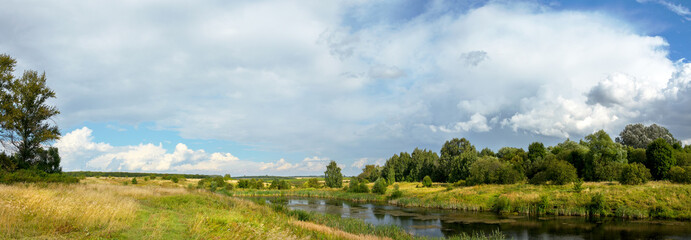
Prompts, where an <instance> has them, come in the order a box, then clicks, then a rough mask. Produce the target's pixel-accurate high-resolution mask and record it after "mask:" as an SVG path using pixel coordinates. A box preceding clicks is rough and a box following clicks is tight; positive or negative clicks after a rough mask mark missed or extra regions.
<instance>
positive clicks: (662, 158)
mask: <svg viewBox="0 0 691 240" xmlns="http://www.w3.org/2000/svg"><path fill="white" fill-rule="evenodd" d="M645 157H646V164H645V165H646V167H648V168H649V169H650V173H652V175H653V178H655V179H657V180H660V179H665V178H667V177H668V176H667V173H668V172H669V169H671V168H672V166H674V165H675V164H676V159H674V157H672V146H671V145H669V143H668V142H667V141H666V140H665V139H663V138H658V139H656V140H655V141H653V142H651V143H650V144H648V148H646V150H645Z"/></svg>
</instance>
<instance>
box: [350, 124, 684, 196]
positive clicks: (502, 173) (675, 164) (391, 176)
mask: <svg viewBox="0 0 691 240" xmlns="http://www.w3.org/2000/svg"><path fill="white" fill-rule="evenodd" d="M439 152H440V154H437V153H435V152H433V151H431V150H427V149H419V148H416V149H414V150H413V151H412V153H408V152H401V153H398V154H394V155H393V156H392V157H390V158H388V159H387V161H386V163H385V164H384V166H376V165H366V166H365V168H364V169H363V171H362V173H361V174H359V175H358V176H357V177H358V178H359V179H360V181H362V180H366V181H370V182H373V181H377V179H384V180H385V181H386V182H387V183H388V184H391V183H393V182H403V181H407V182H420V181H422V180H423V179H424V178H426V177H429V178H430V179H431V180H432V181H434V182H446V183H456V184H457V185H476V184H511V183H517V182H522V181H527V182H529V183H533V184H566V183H570V182H574V181H577V180H584V181H619V182H621V183H623V184H640V183H645V182H647V181H648V180H670V181H673V182H680V183H691V166H690V165H691V146H689V145H686V146H684V147H682V145H681V142H680V141H679V140H677V139H675V138H674V137H673V136H672V134H671V133H670V132H669V130H667V129H666V128H664V127H661V126H659V125H656V124H652V125H650V126H645V125H643V124H630V125H627V126H626V127H625V128H624V130H623V131H622V132H621V133H620V134H619V136H618V137H617V138H616V139H615V140H612V138H611V137H610V136H609V135H608V134H607V133H606V132H605V131H604V130H600V131H597V132H595V133H592V134H590V135H588V136H586V137H585V138H584V139H583V140H580V141H579V142H575V141H572V140H570V139H567V140H565V141H564V142H562V143H559V144H557V145H555V146H549V147H545V146H544V144H543V143H540V142H533V143H531V144H530V145H529V146H528V150H527V151H526V150H524V149H522V148H515V147H503V148H500V149H499V150H498V151H497V152H494V151H492V150H491V149H489V148H483V149H482V150H480V151H478V150H477V148H476V147H475V146H474V145H473V144H471V143H470V141H469V140H468V139H465V138H461V139H458V138H454V139H451V140H449V141H446V142H445V143H444V145H443V146H442V148H441V150H440V151H439Z"/></svg>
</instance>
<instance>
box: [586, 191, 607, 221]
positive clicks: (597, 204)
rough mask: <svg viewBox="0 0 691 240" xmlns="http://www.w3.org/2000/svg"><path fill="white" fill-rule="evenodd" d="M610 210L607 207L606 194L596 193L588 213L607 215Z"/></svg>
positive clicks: (589, 205)
mask: <svg viewBox="0 0 691 240" xmlns="http://www.w3.org/2000/svg"><path fill="white" fill-rule="evenodd" d="M607 213H609V210H608V209H607V202H606V201H605V195H603V194H602V193H597V194H595V195H594V196H593V197H592V198H591V199H590V203H589V204H588V214H589V215H590V216H595V215H598V216H603V217H604V216H607Z"/></svg>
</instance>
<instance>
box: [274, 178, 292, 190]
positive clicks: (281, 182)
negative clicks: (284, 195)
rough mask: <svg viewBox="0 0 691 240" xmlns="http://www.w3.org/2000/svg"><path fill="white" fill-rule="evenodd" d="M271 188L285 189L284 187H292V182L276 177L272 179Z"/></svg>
mask: <svg viewBox="0 0 691 240" xmlns="http://www.w3.org/2000/svg"><path fill="white" fill-rule="evenodd" d="M269 188H270V189H278V190H283V189H290V183H288V181H286V180H278V179H274V180H273V181H271V185H270V186H269Z"/></svg>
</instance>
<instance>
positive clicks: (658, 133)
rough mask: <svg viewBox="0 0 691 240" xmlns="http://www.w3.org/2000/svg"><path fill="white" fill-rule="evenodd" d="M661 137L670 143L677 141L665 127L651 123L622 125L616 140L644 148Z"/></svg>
mask: <svg viewBox="0 0 691 240" xmlns="http://www.w3.org/2000/svg"><path fill="white" fill-rule="evenodd" d="M658 138H662V139H664V140H665V141H666V142H667V143H669V144H670V145H673V144H675V143H678V142H679V141H678V140H676V139H674V136H672V134H671V133H670V132H669V130H667V128H664V127H661V126H658V125H657V124H652V125H650V126H647V127H646V126H645V125H643V124H640V123H637V124H629V125H626V127H624V130H622V131H621V133H619V137H617V139H616V140H617V142H618V143H621V144H623V145H626V146H631V147H634V148H646V147H647V146H648V145H649V144H650V143H651V142H653V141H654V140H655V139H658Z"/></svg>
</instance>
